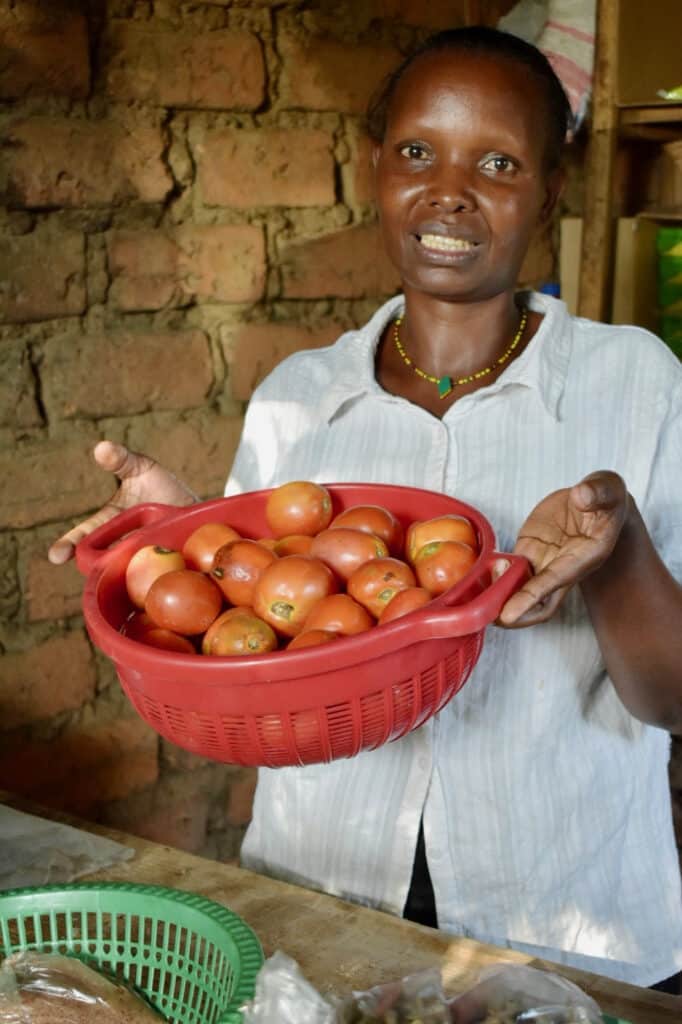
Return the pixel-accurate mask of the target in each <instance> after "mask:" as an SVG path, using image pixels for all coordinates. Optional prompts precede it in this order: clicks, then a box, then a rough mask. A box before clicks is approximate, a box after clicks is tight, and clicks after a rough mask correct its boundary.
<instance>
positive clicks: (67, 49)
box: [0, 4, 90, 100]
mask: <svg viewBox="0 0 682 1024" xmlns="http://www.w3.org/2000/svg"><path fill="white" fill-rule="evenodd" d="M55 6H56V7H59V5H55ZM0 51H1V52H2V63H1V64H0V99H3V100H8V99H23V98H24V97H26V96H35V95H38V96H49V95H56V96H70V97H72V98H73V99H79V98H80V99H82V98H84V97H85V96H87V95H88V92H89V90H90V55H89V52H88V27H87V22H86V20H85V17H84V15H82V14H77V13H76V12H75V11H68V10H64V9H63V8H62V9H61V10H59V9H58V10H56V11H55V10H53V11H52V12H48V11H46V10H43V11H39V10H37V9H36V7H35V5H30V6H29V5H28V4H17V5H16V6H13V8H12V9H9V8H8V7H7V6H5V9H4V10H2V11H0Z"/></svg>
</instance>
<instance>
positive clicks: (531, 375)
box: [318, 291, 572, 422]
mask: <svg viewBox="0 0 682 1024" xmlns="http://www.w3.org/2000/svg"><path fill="white" fill-rule="evenodd" d="M522 294H523V299H524V302H525V303H526V304H527V306H528V308H529V309H531V310H533V311H534V312H537V313H542V314H543V320H542V323H541V324H540V327H539V328H538V331H537V333H536V334H535V336H534V337H533V339H532V340H531V342H530V344H529V345H528V346H527V347H526V348H525V349H524V351H523V352H522V353H521V355H520V356H518V357H517V358H516V359H515V360H514V361H513V362H512V363H511V364H510V365H509V366H508V367H507V368H506V369H505V370H504V372H503V373H502V374H501V375H500V377H498V379H497V380H496V381H495V383H494V384H491V385H489V386H488V387H486V388H481V389H480V390H479V391H477V392H474V393H473V394H472V395H470V396H466V399H471V400H480V399H482V398H483V397H489V396H492V395H494V394H497V393H498V392H499V391H502V390H503V389H504V388H506V387H509V386H511V385H521V386H522V387H528V388H531V389H533V390H535V391H536V392H537V394H538V397H539V398H540V400H541V401H542V404H543V405H544V407H545V409H546V410H547V412H548V413H549V415H550V416H551V417H552V418H553V419H555V420H558V419H560V418H561V417H560V406H561V397H562V395H563V392H564V388H565V385H566V375H567V373H568V365H569V361H570V356H571V343H572V319H571V316H570V314H569V313H568V310H567V309H566V305H565V303H564V302H562V301H561V300H560V299H555V298H552V297H551V296H549V295H544V294H542V293H540V292H533V291H529V292H524V293H522ZM403 306H404V299H403V296H402V295H396V296H395V297H394V298H392V299H389V301H388V302H386V303H384V305H383V306H380V307H379V309H378V310H377V311H376V313H375V314H374V316H373V317H372V318H371V320H369V321H368V322H367V323H366V324H365V325H364V327H361V328H360V329H359V330H357V331H351V332H349V333H348V334H346V335H343V336H342V337H341V338H340V339H339V341H338V342H337V343H336V345H335V346H334V348H333V358H334V361H335V364H336V365H335V366H334V383H333V384H332V385H331V386H330V387H328V388H327V390H326V393H325V394H324V396H323V397H322V398H321V399H320V402H319V406H318V408H319V411H320V413H321V414H322V416H323V417H324V418H325V419H326V420H327V421H328V422H329V421H331V420H332V419H333V417H334V416H335V415H336V413H337V412H339V411H340V409H341V407H342V406H344V405H345V404H346V403H347V402H349V401H351V400H353V399H355V398H358V397H360V396H361V395H365V394H374V395H376V396H377V397H380V398H383V399H386V400H387V401H401V399H398V398H395V397H394V396H392V395H390V394H388V392H386V391H384V390H383V388H382V387H381V386H380V384H379V383H378V382H377V380H376V377H375V370H374V362H375V358H374V357H375V353H376V349H377V345H378V343H379V339H380V338H381V335H382V333H383V331H384V328H385V327H386V324H387V323H389V322H390V321H391V320H393V319H395V318H396V316H398V315H399V314H400V313H401V312H402V309H403ZM466 399H463V400H462V401H464V400H466ZM459 405H460V403H459V402H457V403H456V405H455V406H453V409H454V408H457V406H459Z"/></svg>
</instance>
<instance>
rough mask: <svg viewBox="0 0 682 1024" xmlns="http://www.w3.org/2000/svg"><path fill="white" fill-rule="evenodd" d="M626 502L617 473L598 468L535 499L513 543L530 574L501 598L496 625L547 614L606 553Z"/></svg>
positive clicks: (538, 619)
mask: <svg viewBox="0 0 682 1024" xmlns="http://www.w3.org/2000/svg"><path fill="white" fill-rule="evenodd" d="M628 504H629V496H628V491H627V488H626V486H625V483H624V481H623V479H622V477H620V476H618V474H617V473H612V472H610V471H608V470H600V471H599V472H597V473H590V475H589V476H586V477H585V478H584V480H581V481H580V483H578V484H576V485H575V486H574V487H565V488H563V489H562V490H560V491H554V493H553V494H549V495H548V496H547V497H546V498H544V499H543V501H541V502H540V503H539V505H536V506H535V508H534V509H533V511H532V512H531V514H530V515H529V516H528V518H527V519H526V521H525V523H524V524H523V526H522V527H521V530H520V532H519V536H518V539H517V541H516V545H515V547H514V553H515V554H517V555H524V556H525V557H526V558H527V559H528V561H529V562H530V564H531V567H532V569H533V573H534V575H533V576H532V577H531V578H530V579H529V580H528V582H527V583H526V584H524V586H523V587H522V588H521V589H520V590H518V591H517V592H516V593H515V594H514V595H513V596H512V597H511V598H510V599H509V600H508V601H507V603H506V604H505V606H504V608H503V609H502V611H501V613H500V616H499V618H498V620H497V622H498V625H500V626H507V627H511V628H518V627H523V626H533V625H535V624H536V623H538V622H546V621H547V620H548V619H550V618H551V617H552V616H553V615H554V613H555V612H556V610H557V608H558V607H559V605H560V604H561V602H562V601H563V599H564V597H565V596H566V594H567V593H568V591H569V590H570V588H571V587H572V586H574V585H575V584H576V583H580V582H581V580H583V579H585V577H586V576H589V575H590V574H591V573H593V572H595V570H597V569H599V567H600V566H601V565H603V564H604V562H605V561H606V560H607V558H608V557H609V556H610V555H611V553H612V551H613V549H614V547H615V545H616V541H617V540H618V537H619V536H620V531H621V529H622V527H623V523H624V522H625V519H626V516H627V512H628Z"/></svg>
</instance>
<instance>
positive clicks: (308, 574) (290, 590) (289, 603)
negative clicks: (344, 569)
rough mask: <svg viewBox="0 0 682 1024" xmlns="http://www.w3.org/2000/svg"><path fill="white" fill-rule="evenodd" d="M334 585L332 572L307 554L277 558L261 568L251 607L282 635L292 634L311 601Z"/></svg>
mask: <svg viewBox="0 0 682 1024" xmlns="http://www.w3.org/2000/svg"><path fill="white" fill-rule="evenodd" d="M337 589H338V586H337V583H336V579H335V577H334V574H333V572H332V571H331V569H329V568H328V567H327V566H326V565H325V564H324V562H320V561H319V559H317V558H311V557H310V556H309V555H287V556H286V557H285V558H278V559H277V560H276V561H274V562H273V563H272V565H269V566H268V567H267V569H265V571H264V572H263V574H262V575H261V577H260V579H259V580H258V583H257V584H256V589H255V592H254V600H253V608H254V611H255V612H256V615H258V616H259V617H260V618H261V619H265V621H266V622H269V623H270V625H271V626H272V627H273V629H276V630H277V632H278V633H281V634H283V635H284V636H296V634H297V633H300V632H301V630H302V629H303V623H304V622H305V620H306V618H307V617H308V615H309V613H310V610H311V608H312V607H313V605H314V604H316V603H317V602H318V601H320V600H321V599H322V598H323V597H326V596H327V595H328V594H334V593H335V592H336V590H337Z"/></svg>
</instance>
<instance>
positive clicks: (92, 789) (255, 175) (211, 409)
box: [0, 0, 579, 858]
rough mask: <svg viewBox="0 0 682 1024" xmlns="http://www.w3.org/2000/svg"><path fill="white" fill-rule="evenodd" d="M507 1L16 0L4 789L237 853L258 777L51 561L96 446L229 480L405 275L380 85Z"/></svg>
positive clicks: (99, 483) (9, 67) (95, 480)
mask: <svg viewBox="0 0 682 1024" xmlns="http://www.w3.org/2000/svg"><path fill="white" fill-rule="evenodd" d="M504 6H509V4H507V5H503V4H498V5H496V4H486V5H480V4H476V3H472V2H463V0H462V2H459V3H458V2H456V0H448V2H445V0H443V2H439V0H432V2H431V3H428V4H425V3H423V2H419V3H416V2H412V0H347V2H345V3H340V4H339V3H331V2H329V0H317V2H308V3H301V2H296V0H277V2H274V0H260V2H258V0H254V2H239V0H232V2H231V0H206V2H201V0H197V2H193V3H184V2H182V0H153V2H152V0H109V3H108V4H107V3H105V2H104V0H90V2H89V3H86V2H77V0H52V2H51V3H50V4H45V3H43V2H41V0H11V2H10V0H0V103H1V106H0V124H1V128H2V135H3V142H4V145H3V154H4V160H3V162H2V166H1V167H0V190H1V192H2V198H3V200H4V205H3V208H2V213H1V214H0V216H1V217H2V237H3V243H4V244H3V246H2V248H1V249H0V479H2V480H3V487H2V489H1V492H0V528H2V530H3V533H2V534H1V535H0V619H1V621H2V625H1V626H0V645H1V647H0V650H1V651H2V657H0V720H1V724H0V730H1V731H0V787H6V788H9V789H13V790H15V791H17V792H20V793H24V794H27V795H29V796H31V797H33V798H35V799H37V800H39V801H42V802H44V803H46V804H51V805H53V806H56V807H61V808H67V809H71V810H73V811H76V812H78V813H79V814H81V815H83V816H85V817H88V818H91V819H93V820H101V821H105V822H108V823H111V824H113V825H116V826H120V827H123V828H125V829H128V830H129V831H131V832H133V833H137V834H139V835H144V836H149V837H151V838H153V839H157V840H160V841H162V842H166V843H170V844H173V845H176V846H180V847H184V848H186V849H190V850H193V851H199V852H202V853H205V854H208V855H213V856H218V857H222V858H232V857H235V856H236V855H237V852H238V848H239V843H240V840H241V836H242V834H243V830H244V826H245V824H246V823H247V821H248V818H249V814H250V806H251V798H252V793H253V786H254V773H253V772H251V771H246V770H243V769H238V768H234V767H231V766H225V765H218V764H214V763H212V762H210V761H205V760H203V759H201V758H198V757H194V756H191V755H189V754H187V753H185V752H183V751H181V750H178V749H177V748H174V747H172V746H170V745H169V744H167V743H165V741H162V740H161V739H160V738H159V737H157V735H156V734H155V733H154V732H152V731H151V730H150V729H149V728H148V727H147V726H146V725H145V724H144V723H143V722H142V721H141V720H140V719H139V718H137V716H136V715H135V714H134V712H133V711H132V710H131V708H130V706H129V705H128V703H127V701H126V699H125V698H124V697H123V696H122V693H121V690H120V688H119V686H118V683H117V681H116V678H115V674H114V672H113V669H112V667H111V665H110V664H109V662H108V661H107V659H106V658H104V657H103V656H102V655H100V654H99V653H98V652H97V651H96V650H94V649H93V648H92V647H91V645H90V644H89V641H88V639H87V636H86V634H85V631H84V628H83V622H82V618H81V616H80V611H79V608H80V595H81V590H82V581H81V579H80V577H79V576H78V573H77V571H76V570H75V568H74V567H73V565H72V564H70V565H68V566H65V567H63V568H55V567H52V566H49V565H48V563H47V562H46V560H45V551H46V548H47V546H48V544H49V542H50V541H51V540H52V539H54V538H55V537H56V536H58V535H60V534H61V533H62V532H64V531H65V530H66V529H67V528H68V527H69V526H70V525H71V524H72V523H73V522H75V521H77V520H78V519H79V518H81V517H83V516H84V515H85V514H86V513H88V512H89V511H91V510H93V509H95V508H96V507H98V506H99V505H100V504H101V503H102V502H103V501H104V500H105V499H106V498H107V497H108V496H109V494H110V491H111V488H112V484H111V481H110V479H109V478H107V477H106V476H105V475H104V474H101V473H99V472H97V471H96V470H95V469H94V468H93V465H92V462H91V457H90V450H91V448H92V445H93V443H94V442H95V441H96V440H97V439H99V438H101V437H105V436H106V437H110V438H112V439H115V440H121V441H123V442H125V443H127V444H129V445H130V446H131V447H134V448H136V449H138V450H143V451H146V452H149V453H150V454H152V455H154V456H156V457H157V458H158V459H160V460H161V461H162V462H163V463H164V464H165V465H167V466H169V467H170V468H171V469H172V470H173V471H174V472H176V473H177V475H178V476H180V477H181V478H182V479H184V480H186V481H187V482H188V483H189V484H190V486H191V487H193V488H194V489H195V490H196V491H197V493H199V494H200V495H202V496H203V497H210V496H214V495H216V494H219V493H221V490H222V485H223V482H224V480H225V477H226V475H227V471H228V469H229V466H230V462H231V459H232V455H233V452H234V450H235V446H236V444H237V441H238V437H239V432H240V426H241V420H242V415H243V411H244V406H245V403H246V402H247V401H248V399H249V396H250V394H251V392H252V390H253V388H254V386H255V385H256V384H257V383H258V381H259V380H261V379H262V377H263V376H264V375H265V374H266V373H267V372H268V371H269V370H270V369H271V368H272V367H273V366H274V365H276V363H277V362H278V361H280V360H281V359H283V358H284V357H285V356H286V355H288V354H289V353H291V352H292V351H294V350H296V349H299V348H302V347H310V346H314V345H320V344H327V343H329V342H330V341H331V340H332V339H333V338H334V337H335V336H336V335H337V334H338V333H339V332H340V331H341V330H342V329H344V328H347V327H349V326H355V325H357V324H359V323H361V322H363V321H364V320H365V319H366V317H367V315H368V314H369V313H370V312H371V311H372V310H373V309H374V308H375V307H376V305H377V303H378V302H379V301H380V300H381V299H382V298H383V297H385V296H387V295H388V294H390V293H391V292H392V291H393V290H394V288H395V286H396V278H395V273H394V271H393V270H392V268H391V267H390V266H389V265H388V264H387V262H386V261H385V259H384V258H383V257H382V256H381V248H380V243H379V240H378V236H377V228H376V222H375V218H374V213H373V210H372V205H371V185H370V177H369V173H368V146H367V143H366V141H365V140H364V137H363V134H362V128H361V114H362V111H363V109H364V106H365V102H366V100H367V97H368V95H369V93H370V92H371V90H372V89H373V88H374V87H375V86H376V84H377V83H378V81H379V79H380V78H381V77H382V76H383V74H384V73H385V72H386V71H387V70H388V69H389V68H390V67H391V66H392V65H393V64H394V63H395V62H396V61H397V60H398V59H399V57H400V54H401V53H402V52H404V51H405V50H406V49H408V48H409V47H410V46H411V45H412V44H413V43H414V41H415V40H416V39H417V38H418V37H419V35H420V34H422V33H424V32H426V31H428V30H430V29H435V28H442V27H445V26H446V25H451V24H457V23H463V22H465V21H467V20H472V19H474V18H476V17H479V16H480V10H478V8H485V14H486V16H487V17H488V18H489V19H490V20H492V21H494V20H495V16H496V14H497V8H498V7H499V8H502V7H504ZM574 191H575V192H576V194H577V195H578V196H579V187H576V188H575V189H574ZM573 206H574V207H576V206H577V208H578V209H579V198H578V199H577V200H575V197H574V200H573ZM574 212H576V211H574ZM552 241H553V240H552V235H551V233H549V234H546V235H545V236H544V237H543V238H540V239H538V241H537V244H536V245H535V246H534V248H533V251H532V253H531V254H530V256H529V260H528V263H527V265H526V271H525V278H526V280H527V281H529V282H531V283H532V282H537V281H540V280H543V279H546V278H547V277H550V276H551V274H552V269H553V265H554V252H553V244H552Z"/></svg>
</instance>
